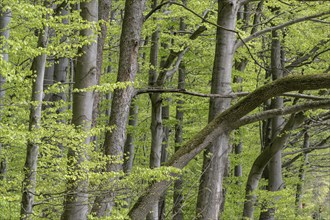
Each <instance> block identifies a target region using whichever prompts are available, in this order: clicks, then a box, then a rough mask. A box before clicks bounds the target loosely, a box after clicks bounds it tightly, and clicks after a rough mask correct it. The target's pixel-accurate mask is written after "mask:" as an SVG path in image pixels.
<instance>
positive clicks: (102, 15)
mask: <svg viewBox="0 0 330 220" xmlns="http://www.w3.org/2000/svg"><path fill="white" fill-rule="evenodd" d="M98 2H99V5H98V21H101V22H102V23H100V28H101V31H100V34H99V36H98V38H97V53H96V56H97V57H96V67H97V74H96V82H97V84H100V78H101V73H102V64H103V48H104V44H105V39H106V37H107V31H108V25H107V24H108V23H110V21H109V20H110V11H111V4H112V0H102V1H98ZM100 98H101V97H100V94H99V92H96V93H95V94H94V102H93V122H92V126H93V127H95V126H96V119H97V116H98V114H99V113H98V108H99V102H100ZM95 138H96V137H95V136H94V137H93V139H95Z"/></svg>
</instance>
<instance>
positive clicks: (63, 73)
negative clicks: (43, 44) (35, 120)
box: [52, 9, 69, 113]
mask: <svg viewBox="0 0 330 220" xmlns="http://www.w3.org/2000/svg"><path fill="white" fill-rule="evenodd" d="M68 13H69V12H68V11H67V10H65V9H62V10H61V15H62V16H65V15H67V14H68ZM63 24H68V20H67V19H63ZM61 41H62V42H64V41H66V37H63V39H61ZM56 61H57V62H55V65H54V82H55V83H63V84H64V83H65V82H66V81H67V73H68V72H69V59H68V58H66V57H61V58H58V59H57V60H56ZM52 100H53V101H54V102H56V101H60V100H62V101H66V100H67V97H66V94H65V92H60V93H58V94H55V95H54V96H53V98H52ZM63 110H64V109H63V108H62V109H59V110H58V112H59V113H60V112H62V111H63Z"/></svg>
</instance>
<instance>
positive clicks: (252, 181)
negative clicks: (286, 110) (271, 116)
mask: <svg viewBox="0 0 330 220" xmlns="http://www.w3.org/2000/svg"><path fill="white" fill-rule="evenodd" d="M304 119H305V117H304V114H303V113H296V114H293V115H291V117H290V119H289V120H288V122H287V123H286V124H285V126H284V128H283V129H282V130H281V132H279V133H278V134H277V135H276V136H274V137H273V138H272V140H271V143H272V144H271V145H270V146H267V147H266V148H265V149H264V150H263V151H262V152H261V153H260V155H259V156H258V157H257V159H255V161H254V163H253V165H252V167H251V170H250V173H249V176H248V180H247V183H246V189H245V191H246V192H245V193H246V194H245V202H244V210H243V218H253V212H254V205H255V202H256V196H255V195H254V194H253V192H254V190H256V189H257V187H258V184H259V180H260V179H261V176H262V173H263V170H264V169H265V167H266V165H267V164H268V162H269V161H270V159H271V158H272V157H273V156H274V155H276V153H278V152H279V151H280V150H281V149H282V147H283V146H284V145H285V143H286V141H287V140H288V138H289V136H290V131H291V130H292V129H294V128H296V127H297V126H299V125H300V124H301V123H302V122H303V121H304Z"/></svg>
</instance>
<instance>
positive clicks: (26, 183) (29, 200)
mask: <svg viewBox="0 0 330 220" xmlns="http://www.w3.org/2000/svg"><path fill="white" fill-rule="evenodd" d="M47 43H48V27H44V30H42V31H40V33H39V37H38V47H39V48H46V47H47ZM46 57H47V55H46V54H41V55H39V56H37V57H36V58H35V59H34V60H33V63H32V68H31V70H32V72H33V73H34V75H35V77H36V78H35V81H34V83H33V86H32V96H31V102H32V103H31V106H30V121H29V132H36V130H38V129H39V128H40V119H41V106H42V98H43V97H42V96H43V85H44V84H43V83H44V76H45V67H46ZM38 154H39V145H38V144H37V143H35V142H33V141H32V140H29V141H28V143H27V149H26V159H25V164H24V180H23V183H22V200H21V219H31V216H32V214H33V205H34V197H35V193H36V184H37V183H36V181H37V163H38Z"/></svg>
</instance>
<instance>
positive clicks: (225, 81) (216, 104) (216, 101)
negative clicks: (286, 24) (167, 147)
mask: <svg viewBox="0 0 330 220" xmlns="http://www.w3.org/2000/svg"><path fill="white" fill-rule="evenodd" d="M230 2H231V4H228V2H227V1H225V0H220V1H218V22H217V24H218V25H219V26H222V27H225V28H227V29H230V30H235V28H236V15H237V11H238V9H239V7H240V6H239V4H238V1H230ZM235 37H236V36H235V33H233V32H230V31H226V30H223V29H221V28H217V36H216V52H215V58H214V65H213V73H212V85H211V94H220V95H225V94H229V93H231V73H232V65H233V55H234V50H233V49H234V44H235ZM229 106H230V98H226V99H220V98H211V99H210V110H209V122H211V121H212V120H213V119H214V118H215V116H216V115H217V114H218V113H219V112H223V111H225V110H226V109H227V108H229ZM228 144H229V132H224V133H222V134H221V135H220V136H219V137H218V138H216V139H215V140H214V141H213V142H212V143H211V145H210V146H209V147H208V148H207V149H206V151H205V152H204V161H203V172H202V173H203V174H202V176H201V179H200V185H199V192H198V199H197V212H196V215H197V219H218V218H219V210H220V205H221V203H223V194H222V180H223V176H224V172H225V169H226V166H227V165H226V164H227V163H228V148H229V146H228Z"/></svg>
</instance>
